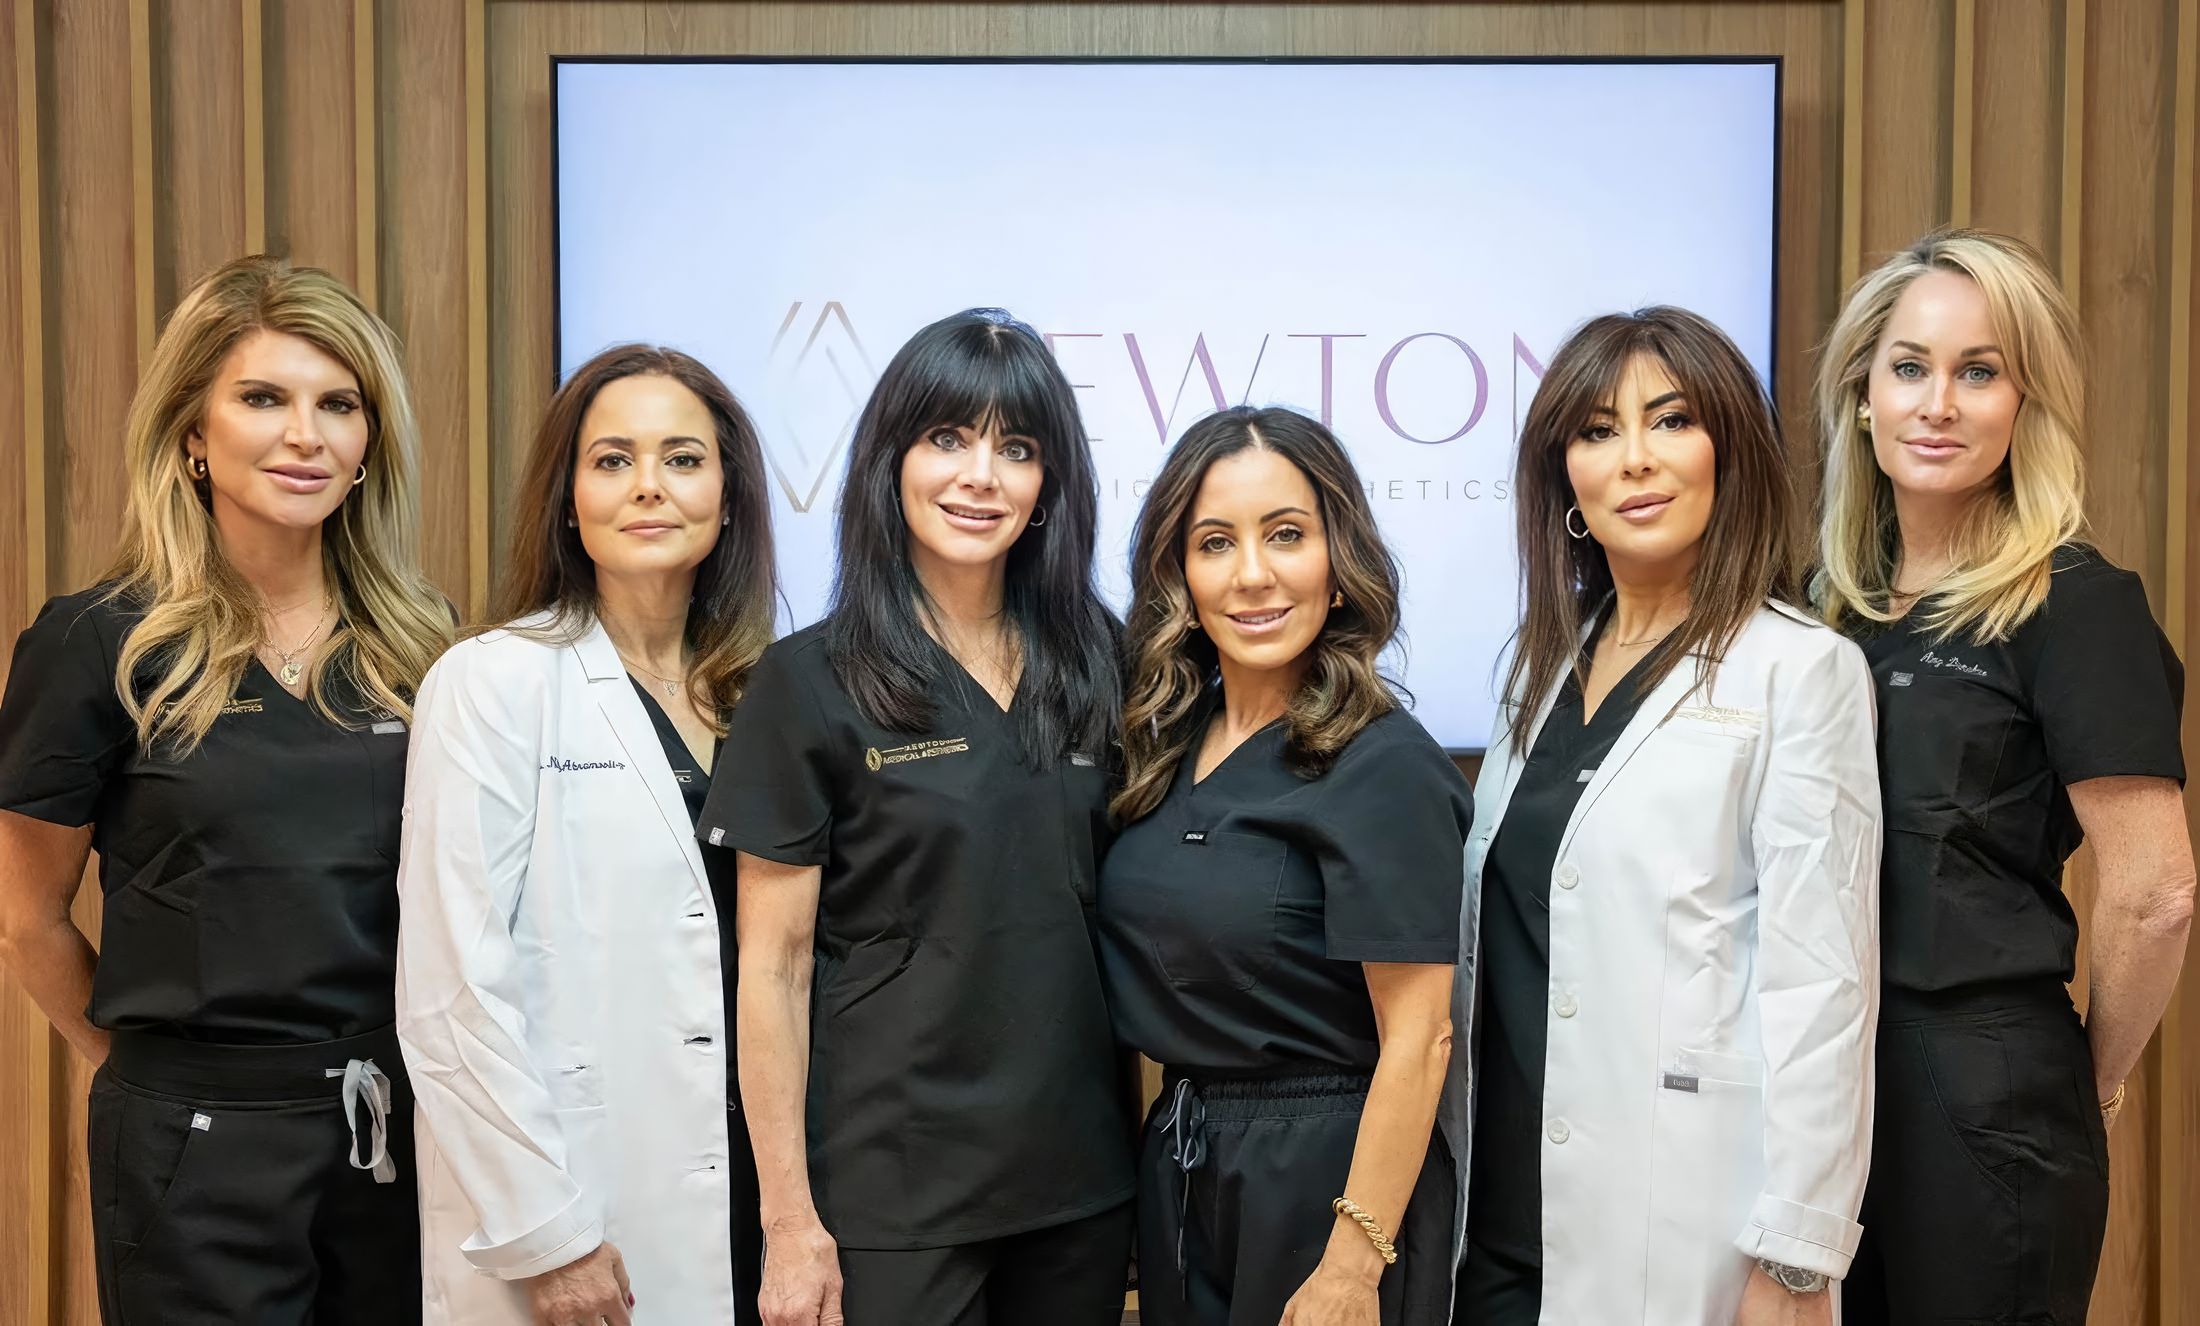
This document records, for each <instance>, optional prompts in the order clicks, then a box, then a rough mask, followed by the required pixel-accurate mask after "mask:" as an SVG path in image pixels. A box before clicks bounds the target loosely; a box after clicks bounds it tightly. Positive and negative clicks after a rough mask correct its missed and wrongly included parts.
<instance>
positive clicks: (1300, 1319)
mask: <svg viewBox="0 0 2200 1326" xmlns="http://www.w3.org/2000/svg"><path fill="white" fill-rule="evenodd" d="M1381 1270H1382V1267H1381V1265H1380V1264H1378V1265H1377V1267H1376V1271H1377V1273H1378V1274H1377V1277H1376V1278H1373V1279H1371V1278H1369V1277H1368V1276H1367V1275H1365V1274H1362V1273H1361V1272H1359V1271H1357V1270H1340V1269H1338V1268H1337V1267H1336V1266H1335V1265H1333V1264H1332V1263H1331V1262H1330V1260H1329V1259H1328V1258H1327V1257H1324V1258H1322V1262H1321V1265H1319V1266H1317V1267H1315V1268H1314V1273H1313V1274H1312V1275H1310V1276H1308V1277H1306V1283H1305V1284H1303V1285H1300V1286H1299V1292H1297V1293H1296V1294H1293V1295H1292V1296H1291V1301H1290V1302H1288V1303H1286V1304H1284V1305H1283V1320H1282V1321H1281V1322H1280V1323H1279V1324H1278V1326H1382V1304H1381V1301H1380V1300H1379V1299H1378V1298H1377V1297H1376V1293H1375V1286H1376V1284H1377V1283H1378V1282H1379V1279H1380V1272H1381Z"/></svg>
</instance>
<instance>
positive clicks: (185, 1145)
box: [88, 1030, 420, 1326]
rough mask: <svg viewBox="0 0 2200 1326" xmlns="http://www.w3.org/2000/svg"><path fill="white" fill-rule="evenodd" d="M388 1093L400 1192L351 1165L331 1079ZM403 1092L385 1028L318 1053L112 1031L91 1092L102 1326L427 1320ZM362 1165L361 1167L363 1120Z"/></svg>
mask: <svg viewBox="0 0 2200 1326" xmlns="http://www.w3.org/2000/svg"><path fill="white" fill-rule="evenodd" d="M351 1059H371V1060H373V1062H374V1064H375V1066H376V1067H378V1068H380V1069H381V1070H382V1071H383V1072H384V1073H385V1074H387V1075H388V1077H389V1078H390V1085H391V1101H390V1110H389V1114H388V1125H387V1137H388V1147H389V1157H390V1159H391V1161H392V1162H394V1164H395V1166H396V1177H395V1181H394V1182H391V1183H377V1182H375V1179H374V1175H373V1174H372V1173H370V1172H368V1171H366V1170H361V1169H355V1168H353V1167H352V1163H351V1155H352V1151H351V1146H352V1131H351V1128H350V1126H349V1125H348V1124H347V1123H346V1120H345V1112H344V1101H343V1085H344V1084H343V1078H342V1077H341V1076H337V1077H333V1078H332V1077H329V1076H327V1075H326V1070H327V1069H330V1068H336V1069H342V1068H343V1067H344V1066H345V1065H346V1063H347V1062H348V1061H349V1060H351ZM412 1113H413V1101H412V1092H411V1090H410V1089H409V1088H408V1087H407V1085H406V1081H405V1076H404V1061H403V1060H402V1059H401V1058H399V1056H398V1049H397V1038H396V1036H395V1035H394V1034H393V1033H391V1032H389V1031H387V1030H384V1031H382V1032H379V1033H370V1034H368V1035H365V1036H357V1037H353V1038H351V1039H349V1040H342V1041H329V1042H324V1043H322V1044H318V1045H282V1046H218V1045H207V1044H203V1043H198V1042H189V1041H181V1040H175V1039H172V1038H169V1037H162V1036H150V1035H144V1034H141V1033H118V1034H117V1035H116V1036H115V1038H114V1045H113V1050H112V1052H111V1053H110V1055H109V1057H108V1060H107V1062H106V1064H105V1065H104V1066H102V1067H101V1068H100V1070H99V1072H98V1073H97V1074H96V1075H95V1076H94V1077H93V1079H92V1093H91V1101H90V1126H89V1128H88V1133H89V1138H88V1141H89V1148H90V1149H89V1170H90V1178H91V1197H92V1242H93V1256H94V1260H95V1262H96V1263H97V1267H98V1273H99V1305H100V1316H101V1318H102V1320H104V1321H105V1322H106V1323H107V1326H244V1324H249V1326H292V1323H296V1324H297V1326H305V1324H306V1323H312V1326H354V1324H355V1323H356V1326H370V1324H371V1326H390V1324H391V1323H406V1322H415V1323H417V1322H418V1321H419V1320H420V1212H419V1206H418V1196H417V1194H416V1192H415V1190H414V1183H413V1174H414V1170H413V1145H412ZM357 1118H358V1129H359V1148H360V1149H359V1158H360V1159H361V1160H362V1161H364V1160H367V1159H369V1158H370V1155H371V1151H370V1148H371V1143H370V1141H369V1137H370V1130H369V1123H368V1115H367V1113H366V1111H365V1109H364V1108H361V1109H359V1110H358V1111H357Z"/></svg>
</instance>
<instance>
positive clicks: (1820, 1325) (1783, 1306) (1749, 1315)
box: [1734, 1266, 1833, 1326]
mask: <svg viewBox="0 0 2200 1326" xmlns="http://www.w3.org/2000/svg"><path fill="white" fill-rule="evenodd" d="M1734 1326H1833V1290H1832V1288H1831V1287H1830V1286H1829V1287H1828V1288H1825V1289H1821V1290H1819V1291H1818V1292H1817V1293H1815V1294H1791V1293H1789V1292H1788V1291H1787V1288H1786V1286H1784V1285H1782V1284H1781V1283H1780V1282H1779V1281H1777V1280H1775V1279H1773V1278H1772V1277H1771V1276H1769V1275H1766V1274H1765V1272H1764V1268H1763V1267H1761V1266H1752V1267H1750V1268H1749V1287H1748V1288H1746V1289H1744V1290H1743V1291H1742V1307H1741V1311H1739V1312H1737V1313H1735V1314H1734Z"/></svg>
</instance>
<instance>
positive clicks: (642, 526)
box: [619, 520, 680, 534]
mask: <svg viewBox="0 0 2200 1326" xmlns="http://www.w3.org/2000/svg"><path fill="white" fill-rule="evenodd" d="M619 528H620V529H621V530H623V531H625V532H626V533H628V534H665V533H669V532H670V531H672V530H676V529H678V528H680V527H679V526H678V525H672V524H667V523H666V522H664V521H662V520H638V521H636V522H634V523H633V524H631V525H621V526H619Z"/></svg>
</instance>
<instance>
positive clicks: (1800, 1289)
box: [1757, 1261, 1827, 1294]
mask: <svg viewBox="0 0 2200 1326" xmlns="http://www.w3.org/2000/svg"><path fill="white" fill-rule="evenodd" d="M1757 1265H1759V1266H1760V1267H1763V1268H1764V1272H1765V1274H1767V1275H1769V1276H1771V1277H1772V1278H1773V1279H1774V1280H1775V1281H1777V1282H1778V1283H1779V1285H1780V1287H1781V1288H1782V1289H1786V1290H1788V1291H1790V1292H1792V1293H1797V1294H1815V1293H1817V1292H1818V1291H1819V1290H1821V1289H1824V1288H1825V1287H1826V1281H1827V1276H1826V1273H1825V1272H1824V1271H1806V1270H1804V1269H1803V1268H1802V1267H1800V1266H1783V1265H1781V1264H1780V1263H1778V1262H1773V1261H1759V1262H1758V1263H1757Z"/></svg>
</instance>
